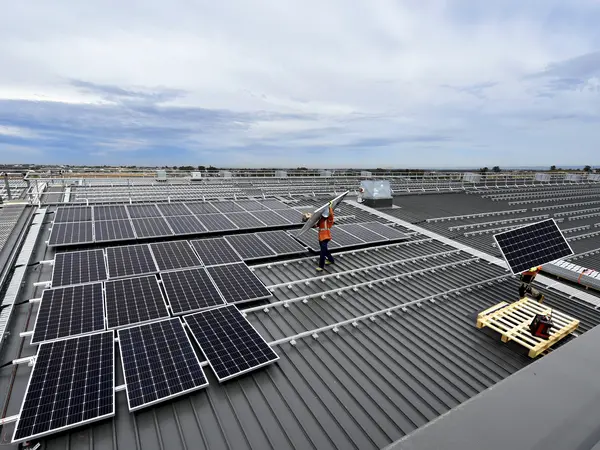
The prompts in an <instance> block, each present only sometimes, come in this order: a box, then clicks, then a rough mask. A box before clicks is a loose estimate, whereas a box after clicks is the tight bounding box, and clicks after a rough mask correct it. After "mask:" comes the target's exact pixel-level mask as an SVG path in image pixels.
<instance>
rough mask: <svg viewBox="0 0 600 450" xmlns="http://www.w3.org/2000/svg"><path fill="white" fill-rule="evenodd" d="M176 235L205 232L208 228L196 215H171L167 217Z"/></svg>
mask: <svg viewBox="0 0 600 450" xmlns="http://www.w3.org/2000/svg"><path fill="white" fill-rule="evenodd" d="M165 220H166V221H167V223H168V224H169V225H170V226H171V228H172V229H173V231H174V232H175V234H176V235H178V234H199V233H205V232H206V228H204V226H203V225H202V224H201V223H200V221H199V220H198V219H197V218H196V216H169V217H165Z"/></svg>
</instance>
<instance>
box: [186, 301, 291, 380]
mask: <svg viewBox="0 0 600 450" xmlns="http://www.w3.org/2000/svg"><path fill="white" fill-rule="evenodd" d="M233 310H235V312H232V314H233V315H235V316H236V319H239V322H241V323H242V324H243V325H246V324H247V325H248V327H249V330H248V334H250V333H252V332H253V334H254V335H255V337H257V340H258V341H259V342H260V343H262V344H264V346H265V347H266V348H268V350H269V352H270V353H271V355H274V357H273V358H270V359H268V360H267V361H266V362H263V363H261V364H255V365H252V366H250V367H248V368H246V369H242V370H238V371H236V372H229V373H228V374H227V375H225V376H223V375H224V374H223V373H222V372H221V371H220V370H217V368H216V367H215V366H216V364H215V361H214V360H213V358H211V356H213V355H212V354H210V353H207V352H208V349H206V348H205V347H206V346H203V345H202V343H201V341H203V340H205V339H206V340H208V338H206V337H205V336H203V337H201V336H199V335H200V331H201V330H199V329H198V328H199V327H200V324H199V318H200V317H201V316H204V315H208V314H211V315H214V314H217V313H221V312H222V311H233ZM183 320H184V322H185V323H186V324H187V326H188V329H189V330H190V332H191V334H192V337H193V338H194V340H195V341H196V343H197V344H198V347H200V351H202V354H203V355H204V358H205V359H206V361H207V362H208V364H209V366H210V367H211V369H212V370H213V373H214V374H215V377H216V378H217V380H218V381H219V383H223V382H224V381H227V380H229V379H232V378H235V377H238V376H241V375H243V374H246V373H249V372H252V371H254V370H257V369H260V368H261V367H265V366H268V365H270V364H272V363H274V362H277V361H278V360H279V359H280V357H279V355H278V354H277V353H276V352H275V350H273V349H272V348H271V346H270V345H269V343H268V342H267V341H266V340H265V339H264V338H263V337H262V336H261V334H260V333H259V332H258V331H257V330H256V328H255V327H254V325H252V323H251V322H250V321H249V320H248V319H246V318H245V317H244V316H243V315H242V313H241V312H240V311H239V310H238V309H237V307H236V306H235V305H224V306H220V307H218V308H211V309H209V310H206V311H200V312H197V313H194V314H190V315H187V316H184V317H183ZM220 328H221V329H222V327H220ZM215 334H216V333H215ZM238 336H239V335H238ZM245 337H246V339H245V340H241V339H240V341H241V342H244V343H245V345H247V342H248V339H249V336H248V335H247V336H245ZM224 338H230V340H231V341H230V342H229V344H231V345H232V346H233V345H234V343H233V342H232V341H233V339H232V338H231V337H230V335H229V334H225V333H224V334H223V335H222V336H218V337H217V339H215V340H214V341H215V342H217V343H218V344H223V339H224ZM213 347H214V346H213ZM235 350H237V351H239V350H238V349H237V348H235ZM211 353H212V352H211ZM214 353H216V354H218V356H219V359H220V362H222V356H223V353H222V351H218V350H214ZM240 353H241V352H240ZM215 356H216V355H215ZM252 356H254V355H252ZM244 359H247V358H244Z"/></svg>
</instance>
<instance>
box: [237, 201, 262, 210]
mask: <svg viewBox="0 0 600 450" xmlns="http://www.w3.org/2000/svg"><path fill="white" fill-rule="evenodd" d="M236 203H237V204H238V205H239V206H241V207H242V208H244V210H245V211H261V210H266V209H267V207H266V206H264V205H262V204H260V203H259V202H257V201H254V200H237V201H236Z"/></svg>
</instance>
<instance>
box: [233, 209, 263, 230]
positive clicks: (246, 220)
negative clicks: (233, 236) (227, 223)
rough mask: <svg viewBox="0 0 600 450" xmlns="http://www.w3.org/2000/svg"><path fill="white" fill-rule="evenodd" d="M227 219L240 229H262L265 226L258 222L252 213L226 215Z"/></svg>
mask: <svg viewBox="0 0 600 450" xmlns="http://www.w3.org/2000/svg"><path fill="white" fill-rule="evenodd" d="M227 218H228V219H229V220H231V221H232V222H233V223H234V224H236V225H237V226H238V227H239V228H240V229H244V228H264V227H265V224H264V223H263V222H261V221H260V220H258V219H257V218H256V217H254V215H252V213H249V212H238V213H231V214H227Z"/></svg>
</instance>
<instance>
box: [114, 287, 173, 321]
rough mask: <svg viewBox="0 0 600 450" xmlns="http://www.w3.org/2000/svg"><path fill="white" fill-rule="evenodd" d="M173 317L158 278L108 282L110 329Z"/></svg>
mask: <svg viewBox="0 0 600 450" xmlns="http://www.w3.org/2000/svg"><path fill="white" fill-rule="evenodd" d="M164 317H169V312H168V311H167V307H166V305H165V301H164V299H163V296H162V293H161V291H160V286H159V285H158V281H157V280H156V277H155V276H148V277H140V278H126V279H123V280H114V281H107V282H106V318H107V319H108V320H107V325H108V328H118V327H124V326H127V325H135V324H137V323H142V322H148V321H151V320H157V319H160V318H164Z"/></svg>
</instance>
